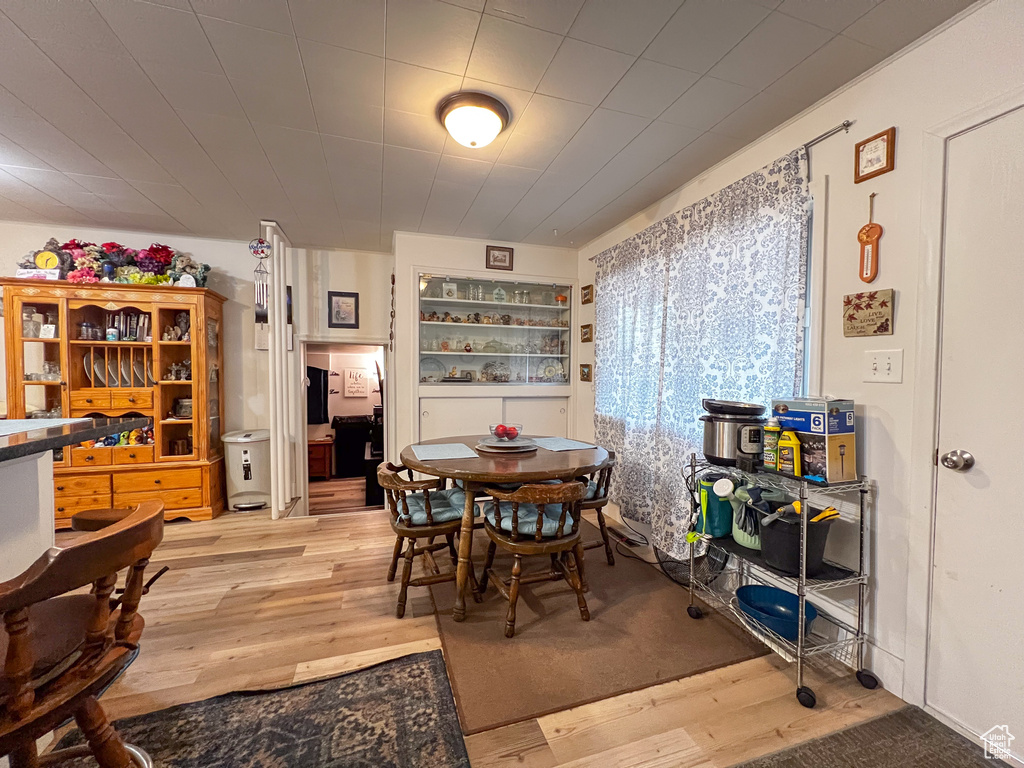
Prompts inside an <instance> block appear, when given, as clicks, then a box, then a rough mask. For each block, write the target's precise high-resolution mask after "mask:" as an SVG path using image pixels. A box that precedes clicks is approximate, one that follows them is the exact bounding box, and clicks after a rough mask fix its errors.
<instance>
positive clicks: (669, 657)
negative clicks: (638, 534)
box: [430, 524, 767, 735]
mask: <svg viewBox="0 0 1024 768" xmlns="http://www.w3.org/2000/svg"><path fill="white" fill-rule="evenodd" d="M583 537H584V541H590V540H592V539H595V538H599V537H600V534H599V533H598V531H597V529H596V528H595V527H593V526H591V525H589V524H585V528H584V532H583ZM487 541H488V539H487V536H486V534H485V533H484V532H483V531H477V535H476V538H475V539H474V541H473V558H474V560H475V561H476V562H475V565H476V572H477V575H478V576H479V575H480V572H481V568H482V566H483V557H484V555H485V554H486V552H487ZM549 565H550V563H549V560H548V558H547V557H531V558H524V559H523V573H524V575H525V574H527V573H533V572H536V571H544V570H547V569H548V567H549ZM495 566H496V568H497V571H498V573H500V574H503V575H506V574H510V573H511V572H512V558H511V556H510V555H507V554H503V553H502V550H501V549H499V550H498V556H497V558H496V559H495ZM586 571H587V580H588V581H589V583H590V592H588V593H587V595H586V597H587V605H588V606H589V607H590V616H591V619H590V621H589V622H585V621H582V620H581V619H580V614H579V609H578V608H577V606H576V596H575V595H574V594H573V592H572V590H571V589H570V588H569V585H568V584H566V583H565V582H564V581H555V582H540V583H537V584H528V585H526V586H523V587H522V588H521V589H520V593H519V602H518V604H517V608H516V635H515V637H513V638H512V639H508V638H506V637H505V634H504V630H505V615H506V612H507V610H508V602H507V601H506V600H505V599H504V598H502V597H501V595H500V594H499V593H498V591H497V590H496V589H495V588H494V585H491V586H490V587H488V589H487V595H486V597H485V599H484V602H483V603H474V602H472V600H471V599H470V600H469V602H468V603H467V606H466V607H467V612H466V613H467V616H466V620H465V621H464V622H462V623H456V622H455V621H453V620H452V607H453V606H454V604H455V585H454V583H452V582H447V583H444V584H437V585H434V586H432V587H431V588H430V590H431V593H432V595H433V598H434V606H435V608H436V609H437V617H438V626H439V628H440V631H441V642H442V643H443V646H444V655H445V661H446V662H447V666H448V676H449V678H450V679H451V681H452V689H453V691H454V693H455V702H456V706H457V707H458V710H459V720H460V721H461V723H462V732H463V733H465V734H467V735H469V734H472V733H479V732H480V731H485V730H489V729H491V728H497V727H498V726H501V725H507V724H509V723H515V722H519V721H520V720H526V719H529V718H533V717H539V716H540V715H545V714H548V713H551V712H557V711H559V710H563V709H568V708H569V707H574V706H578V705H580V704H586V703H588V702H591V701H597V700H599V699H605V698H608V697H609V696H614V695H616V694H619V693H626V692H627V691H635V690H638V689H640V688H646V687H648V686H650V685H655V684H657V683H664V682H667V681H669V680H677V679H679V678H682V677H688V676H690V675H695V674H697V673H699V672H706V671H708V670H711V669H716V668H717V667H722V666H725V665H727V664H735V663H737V662H740V661H746V660H747V659H752V658H755V657H757V656H762V655H764V654H765V653H767V651H766V650H765V648H764V647H763V646H762V645H761V644H760V643H758V642H757V641H755V640H754V639H753V638H751V637H750V636H748V635H747V634H746V633H745V632H744V631H743V630H742V629H740V628H739V627H737V626H736V625H735V624H733V623H732V622H730V621H729V620H728V619H725V618H723V617H722V616H719V615H717V614H716V613H714V612H711V614H710V615H708V616H706V617H705V618H703V619H701V620H699V621H695V620H693V619H691V618H689V617H688V616H687V615H686V606H687V594H686V590H684V589H683V588H682V587H680V586H679V585H677V584H676V583H674V582H673V581H671V580H670V579H669V578H668V577H666V576H665V575H664V574H662V573H661V572H660V571H659V570H657V569H656V568H654V567H653V566H650V565H647V564H646V563H642V562H639V561H637V560H633V559H630V558H627V557H624V556H622V555H618V554H617V555H616V557H615V565H614V566H609V565H608V563H607V561H606V560H605V557H604V552H603V551H602V550H590V551H588V552H587V556H586Z"/></svg>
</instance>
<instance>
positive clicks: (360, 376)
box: [343, 368, 370, 397]
mask: <svg viewBox="0 0 1024 768" xmlns="http://www.w3.org/2000/svg"><path fill="white" fill-rule="evenodd" d="M343 395H344V396H345V397H369V395H370V379H369V377H368V376H367V375H366V371H365V370H363V369H362V368H346V369H345V391H344V392H343Z"/></svg>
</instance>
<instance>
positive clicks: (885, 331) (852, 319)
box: [843, 288, 895, 336]
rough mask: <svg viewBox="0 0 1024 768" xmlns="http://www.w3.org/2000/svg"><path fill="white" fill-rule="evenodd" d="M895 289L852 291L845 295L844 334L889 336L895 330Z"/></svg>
mask: <svg viewBox="0 0 1024 768" xmlns="http://www.w3.org/2000/svg"><path fill="white" fill-rule="evenodd" d="M894 295H895V291H893V289H892V288H886V289H884V290H880V291H864V292H863V293H851V294H850V295H849V296H844V297H843V336H889V335H891V334H892V332H893V298H894Z"/></svg>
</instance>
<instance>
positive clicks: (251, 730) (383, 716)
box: [60, 651, 469, 768]
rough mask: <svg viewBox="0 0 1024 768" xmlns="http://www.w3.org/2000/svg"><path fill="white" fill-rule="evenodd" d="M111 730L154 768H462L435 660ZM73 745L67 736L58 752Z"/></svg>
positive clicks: (169, 712)
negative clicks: (143, 754) (139, 749)
mask: <svg viewBox="0 0 1024 768" xmlns="http://www.w3.org/2000/svg"><path fill="white" fill-rule="evenodd" d="M115 727H116V728H117V730H118V731H119V732H120V733H121V735H122V736H124V738H125V740H126V741H128V742H130V743H132V744H136V745H138V746H140V747H142V748H143V749H144V750H146V752H148V753H149V756H150V757H151V758H153V762H154V764H155V766H156V768H242V766H244V767H245V768H341V767H342V766H344V767H345V768H350V767H352V768H355V767H359V768H363V767H365V768H371V767H372V768H419V767H420V766H423V767H424V768H426V767H427V766H430V768H436V767H437V766H446V767H447V766H457V767H458V768H469V757H468V756H467V755H466V746H465V743H464V742H463V740H462V734H461V733H460V731H459V721H458V717H457V716H456V714H455V702H454V701H453V699H452V691H451V687H450V686H449V685H448V677H447V675H446V673H445V667H444V660H443V659H442V657H441V652H440V651H430V652H428V653H419V654H414V655H412V656H405V657H403V658H400V659H395V660H393V661H387V662H384V663H383V664H379V665H377V666H375V667H370V668H369V669H363V670H360V671H358V672H352V673H350V674H347V675H342V676H340V677H334V678H331V679H329V680H321V681H319V682H315V683H307V684H304V685H298V686H294V687H291V688H285V689H283V690H279V691H264V692H253V693H229V694H227V695H225V696H218V697H216V698H213V699H207V700H206V701H200V702H196V703H194V704H184V705H181V706H177V707H171V708H169V709H163V710H160V711H158V712H152V713H150V714H148V715H141V716H139V717H133V718H129V719H126V720H120V721H118V722H117V723H115ZM81 742H82V737H81V734H80V733H79V732H78V731H77V730H76V731H74V732H73V733H70V734H68V735H67V736H66V737H65V738H64V739H63V740H62V741H61V744H60V746H61V747H67V746H71V745H73V744H78V743H81ZM62 765H65V766H67V767H68V768H95V765H96V762H95V761H94V760H93V759H92V758H83V759H79V760H73V761H69V762H66V763H62Z"/></svg>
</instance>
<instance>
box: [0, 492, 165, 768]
mask: <svg viewBox="0 0 1024 768" xmlns="http://www.w3.org/2000/svg"><path fill="white" fill-rule="evenodd" d="M163 509H164V505H163V502H160V501H147V502H144V503H142V504H140V505H139V506H138V508H137V509H136V510H135V511H134V512H133V513H132V514H130V515H128V516H127V517H125V518H124V519H123V520H121V521H119V522H116V523H114V524H112V525H110V526H108V527H107V528H105V529H103V530H101V531H97V532H95V533H90V534H82V535H81V536H79V537H77V538H75V539H74V540H73V541H72V542H71V543H70V544H69V545H68V546H67V547H63V548H60V547H51V548H50V549H49V550H47V551H46V552H45V553H44V554H43V555H42V556H41V557H40V558H39V559H38V560H36V561H35V562H34V563H33V564H32V565H31V566H29V568H28V570H26V571H25V572H24V573H22V574H21V575H19V576H16V577H14V578H13V579H11V580H9V581H6V582H4V583H2V584H0V613H2V614H3V620H4V631H3V632H0V656H2V657H3V658H5V659H6V661H5V663H4V668H3V676H2V677H0V755H9V756H10V760H11V766H12V768H35V767H36V766H40V765H51V764H54V763H57V762H59V761H62V760H65V759H70V758H72V757H83V756H86V755H91V756H92V757H93V758H94V759H95V760H96V762H98V763H99V765H100V766H101V768H128V767H129V766H131V765H137V766H145V765H152V762H151V761H150V760H149V757H148V756H147V755H146V754H145V752H143V751H142V750H141V749H139V748H138V747H133V746H131V745H128V744H125V742H124V740H123V739H122V738H121V736H120V735H119V734H118V733H117V731H115V730H114V728H113V727H112V726H111V725H110V723H109V722H108V721H107V717H106V715H105V714H104V712H103V708H102V707H101V706H100V703H99V701H98V700H97V697H98V695H99V693H100V692H101V691H103V690H104V689H105V688H106V687H107V686H108V685H109V684H110V683H111V681H113V680H114V679H115V678H116V677H117V676H118V675H119V674H121V672H122V671H124V669H125V668H126V667H127V666H128V664H129V663H130V662H131V661H132V659H133V658H134V655H135V653H136V652H137V650H138V647H139V638H140V637H141V635H142V630H143V627H144V626H145V622H144V621H143V620H142V616H141V615H140V614H139V613H138V607H139V602H140V600H141V598H142V590H143V578H144V571H145V568H146V565H147V564H148V563H149V558H150V556H151V555H152V553H153V550H154V549H156V546H157V545H158V544H159V543H160V541H161V539H162V538H163V525H164V514H163ZM124 569H128V576H127V581H126V586H125V590H124V594H123V595H122V596H121V597H120V598H119V600H111V595H112V593H113V591H114V587H115V585H116V582H117V574H118V572H119V571H121V570H124ZM88 585H92V592H91V593H90V594H74V595H72V594H68V593H69V592H72V591H74V590H77V589H79V588H81V587H85V586H88ZM70 717H74V719H75V722H76V723H77V724H78V727H79V728H80V729H81V730H82V733H83V735H84V736H85V739H86V742H87V744H86V745H83V746H80V747H72V748H70V749H63V750H59V751H57V752H53V753H50V754H48V755H46V756H45V757H43V758H40V757H39V756H38V754H37V751H36V740H37V739H38V738H40V737H41V736H43V735H45V734H46V733H49V732H50V731H52V730H53V729H54V728H56V727H57V726H58V725H60V724H61V723H63V722H65V721H66V720H67V719H68V718H70Z"/></svg>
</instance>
